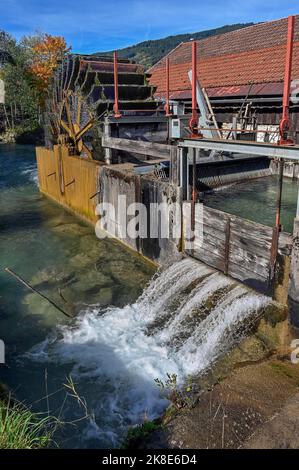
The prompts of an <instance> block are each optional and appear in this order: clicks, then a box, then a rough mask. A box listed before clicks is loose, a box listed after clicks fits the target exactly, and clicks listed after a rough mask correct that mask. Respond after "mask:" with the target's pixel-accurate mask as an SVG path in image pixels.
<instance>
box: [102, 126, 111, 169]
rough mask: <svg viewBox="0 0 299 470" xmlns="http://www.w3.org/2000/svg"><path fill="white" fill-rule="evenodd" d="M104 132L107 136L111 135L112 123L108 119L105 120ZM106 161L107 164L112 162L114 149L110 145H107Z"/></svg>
mask: <svg viewBox="0 0 299 470" xmlns="http://www.w3.org/2000/svg"><path fill="white" fill-rule="evenodd" d="M104 134H105V137H111V124H109V123H108V121H107V120H105V124H104ZM105 161H106V164H107V165H111V163H112V149H111V148H109V147H105Z"/></svg>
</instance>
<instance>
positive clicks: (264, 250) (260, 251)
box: [230, 233, 270, 259]
mask: <svg viewBox="0 0 299 470" xmlns="http://www.w3.org/2000/svg"><path fill="white" fill-rule="evenodd" d="M230 244H231V246H233V247H236V248H239V249H241V250H244V251H247V252H248V253H252V254H256V255H258V256H261V257H263V258H266V259H270V248H269V247H267V246H266V245H263V244H262V243H258V240H256V241H252V240H249V239H248V238H246V237H245V236H240V235H238V234H236V233H231V238H230Z"/></svg>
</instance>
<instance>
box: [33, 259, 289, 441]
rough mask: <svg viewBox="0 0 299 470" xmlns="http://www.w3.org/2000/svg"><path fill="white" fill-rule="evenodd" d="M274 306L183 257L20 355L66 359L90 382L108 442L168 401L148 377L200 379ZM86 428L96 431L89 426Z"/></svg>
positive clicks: (78, 375)
mask: <svg viewBox="0 0 299 470" xmlns="http://www.w3.org/2000/svg"><path fill="white" fill-rule="evenodd" d="M273 308H275V309H277V311H279V310H280V307H279V306H278V305H275V304H273V302H272V301H271V299H269V298H268V297H265V296H263V295H261V294H258V293H256V292H254V291H251V290H250V289H247V288H246V287H244V286H242V285H240V284H238V283H237V282H235V281H233V280H232V279H229V278H227V277H226V276H224V275H223V274H221V273H219V272H217V271H215V270H213V269H211V268H208V267H207V266H205V265H204V264H202V263H199V262H197V261H195V260H192V259H191V258H186V259H183V260H181V261H177V262H175V263H174V264H173V265H172V266H170V267H168V268H166V269H164V270H163V271H162V272H160V273H159V274H158V275H156V276H155V277H154V278H153V279H152V281H151V282H150V283H149V285H148V287H147V288H146V289H145V290H144V292H143V294H142V295H141V296H140V298H139V299H138V300H137V301H136V303H134V304H132V305H127V306H125V307H123V308H115V307H109V308H107V309H103V308H98V307H89V308H88V309H87V310H85V311H82V312H81V314H80V316H79V317H78V318H77V319H76V320H75V322H74V324H73V327H72V328H69V327H66V326H65V327H60V328H58V332H57V335H56V337H53V335H52V336H51V337H49V338H48V339H47V340H46V341H44V342H43V343H41V344H39V345H37V346H35V347H34V348H33V349H32V350H31V351H30V352H29V353H28V354H27V355H26V357H27V360H30V361H34V362H41V363H50V364H51V363H52V362H53V363H55V364H56V365H63V364H69V363H71V364H72V376H74V377H75V378H76V383H78V384H79V386H80V384H81V383H82V384H84V383H86V382H88V381H89V380H91V381H92V384H93V385H92V390H93V400H95V403H97V407H96V408H95V410H96V418H97V422H98V423H99V426H100V438H101V440H102V442H104V443H105V444H106V445H107V443H109V445H111V444H113V445H114V446H115V445H117V444H118V443H119V441H121V438H122V437H123V436H124V435H125V434H126V431H127V427H128V426H131V425H134V424H137V423H141V422H143V419H144V410H146V416H147V419H154V418H156V417H157V416H159V414H161V412H162V411H163V410H164V409H165V407H166V406H167V401H166V400H165V398H163V397H161V395H160V393H159V390H158V388H157V386H156V385H155V382H154V380H155V379H157V378H159V379H160V380H164V379H165V378H166V377H167V374H176V375H177V379H178V384H179V385H180V384H182V383H184V381H185V380H186V379H187V377H188V376H189V375H190V374H192V375H193V376H194V377H197V378H199V377H202V376H203V374H205V373H207V372H208V371H209V370H210V369H211V368H212V366H213V365H214V364H215V361H216V360H218V359H219V358H221V357H222V356H223V355H224V354H225V353H226V352H228V351H230V350H231V349H232V348H233V347H234V346H235V345H237V344H238V343H239V342H240V341H242V339H244V338H245V337H246V335H248V333H249V332H250V331H252V329H254V328H256V325H257V324H258V322H259V321H260V319H261V318H262V317H263V316H264V315H267V312H268V313H269V310H270V311H271V309H272V310H273ZM102 383H105V389H104V390H103V388H102V389H101V388H99V387H100V384H102ZM91 403H93V401H91ZM98 403H100V409H99V407H98ZM112 422H113V423H114V424H113V428H114V433H113V435H112V434H111V423H112ZM89 432H90V437H92V436H94V437H96V436H97V437H98V436H99V434H97V433H98V432H99V429H98V428H97V427H96V426H94V427H93V428H91V429H90V431H89Z"/></svg>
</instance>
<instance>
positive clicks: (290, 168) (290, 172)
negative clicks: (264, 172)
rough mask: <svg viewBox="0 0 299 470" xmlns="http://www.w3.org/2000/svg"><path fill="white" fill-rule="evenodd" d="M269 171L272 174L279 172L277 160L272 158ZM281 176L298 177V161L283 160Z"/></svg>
mask: <svg viewBox="0 0 299 470" xmlns="http://www.w3.org/2000/svg"><path fill="white" fill-rule="evenodd" d="M270 168H271V171H272V173H273V174H274V175H278V173H279V162H278V161H277V160H272V161H271V164H270ZM283 176H285V177H287V178H292V179H299V162H290V161H286V162H284V167H283Z"/></svg>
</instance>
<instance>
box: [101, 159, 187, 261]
mask: <svg viewBox="0 0 299 470" xmlns="http://www.w3.org/2000/svg"><path fill="white" fill-rule="evenodd" d="M119 196H121V197H123V198H124V202H122V201H121V200H120V199H119ZM180 199H181V196H180V192H179V190H178V189H177V188H176V187H175V186H174V185H172V184H170V183H168V182H162V181H157V180H154V179H150V178H149V177H147V178H146V177H143V176H139V175H134V174H128V173H126V174H125V173H123V172H121V171H118V170H114V169H113V167H103V168H102V169H101V173H100V201H99V202H102V203H111V204H112V206H113V208H114V210H113V209H112V208H111V210H109V209H108V214H107V223H106V224H105V226H103V228H104V229H105V230H106V231H107V232H108V233H110V234H111V235H113V236H116V237H117V238H120V239H121V241H122V242H123V243H125V244H126V245H128V246H129V247H130V248H132V249H133V250H135V251H137V252H139V253H140V254H142V255H143V256H145V257H147V258H149V259H151V260H153V261H155V262H157V263H159V264H161V265H163V264H166V263H169V262H171V261H172V260H174V259H176V258H177V257H178V256H179V248H180V243H181V239H180V237H178V238H177V237H176V234H175V233H174V231H175V223H176V220H177V217H179V215H180V214H177V213H176V211H175V208H174V207H172V204H174V203H176V202H178V203H179V202H180ZM132 203H141V204H142V205H143V207H145V208H146V211H144V212H143V211H138V212H137V213H136V212H133V213H130V214H127V210H128V207H129V206H130V204H132ZM154 203H157V204H159V207H160V209H161V210H162V213H161V215H159V212H155V211H154V207H156V208H157V206H153V204H154ZM163 203H164V205H163ZM122 204H124V205H122ZM161 204H162V206H160V205H161ZM166 206H167V207H168V208H169V217H168V216H167V214H165V213H164V212H163V210H165V207H166ZM151 209H152V215H150V214H151V212H150V210H151ZM136 216H138V220H139V232H142V233H141V234H140V235H141V236H137V237H132V236H130V234H129V233H127V230H126V227H127V226H128V224H129V223H130V221H131V222H132V220H133V219H134V218H135V217H136ZM162 219H163V220H164V221H165V220H167V227H168V230H169V238H166V237H164V236H162V235H161V220H162ZM136 220H137V219H136ZM103 223H104V221H103ZM140 226H141V227H142V230H140Z"/></svg>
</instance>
